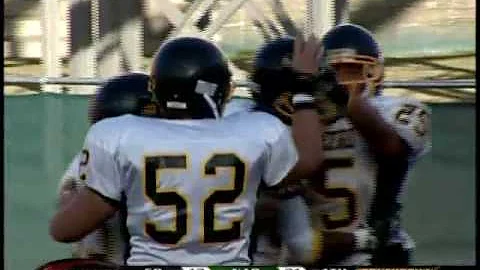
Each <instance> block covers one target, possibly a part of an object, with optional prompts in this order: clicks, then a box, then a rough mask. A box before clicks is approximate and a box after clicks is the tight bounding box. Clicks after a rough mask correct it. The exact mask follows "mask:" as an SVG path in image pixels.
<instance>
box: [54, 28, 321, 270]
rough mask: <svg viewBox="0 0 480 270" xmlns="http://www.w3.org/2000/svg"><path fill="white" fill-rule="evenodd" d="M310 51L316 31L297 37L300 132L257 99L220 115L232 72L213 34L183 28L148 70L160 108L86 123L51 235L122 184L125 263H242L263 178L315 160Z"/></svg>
mask: <svg viewBox="0 0 480 270" xmlns="http://www.w3.org/2000/svg"><path fill="white" fill-rule="evenodd" d="M318 54H319V51H318V42H317V41H316V40H315V39H310V40H309V41H307V42H304V41H303V40H301V39H300V40H299V41H298V43H297V46H296V50H295V54H294V65H293V66H294V67H295V71H296V73H293V72H292V74H291V75H292V76H291V83H292V85H294V86H296V87H295V88H296V89H297V90H298V91H297V92H296V93H295V95H294V96H296V97H297V99H296V102H294V107H295V113H294V114H293V116H292V118H293V125H303V126H304V130H305V131H306V132H305V134H298V135H297V137H293V138H292V136H291V134H290V131H289V129H288V128H287V127H286V126H285V125H284V124H283V123H282V122H281V121H279V120H278V119H277V118H276V117H275V116H273V115H271V114H269V113H267V112H264V111H261V110H254V111H251V112H248V113H239V114H235V115H232V116H230V117H226V118H221V115H222V112H223V108H224V104H225V101H226V99H227V97H228V96H229V95H230V93H229V91H230V89H231V88H230V77H231V76H230V72H229V69H228V66H227V61H226V59H225V57H224V56H223V54H222V52H221V51H220V50H219V49H218V48H217V47H216V46H215V45H213V44H212V43H211V42H209V41H206V40H203V39H199V38H188V37H182V38H176V39H172V40H170V41H167V42H165V43H164V44H163V45H162V46H161V47H160V50H159V52H158V53H157V54H156V56H155V60H154V63H153V70H152V73H151V76H150V79H151V81H150V89H151V91H152V92H153V94H154V95H153V99H154V100H155V102H156V103H157V105H158V107H159V108H160V109H161V115H160V117H162V118H148V117H138V116H134V115H126V116H120V117H115V118H109V119H105V120H103V121H100V122H98V123H97V124H95V125H93V126H92V127H91V128H90V130H89V132H88V135H87V138H86V139H85V144H84V151H85V152H84V153H86V154H85V157H86V158H85V160H84V162H83V163H82V164H83V165H82V166H81V172H80V173H82V174H85V178H86V180H85V181H86V186H87V187H86V188H83V189H81V190H80V191H79V193H78V194H76V195H75V196H74V197H73V198H72V199H71V201H70V202H69V203H68V204H67V205H66V206H64V207H62V209H60V210H59V211H58V212H57V213H56V215H55V216H54V217H53V219H52V221H51V225H50V234H51V235H52V237H53V238H54V239H55V240H56V241H60V242H72V241H76V240H78V239H81V238H82V237H83V236H84V235H86V234H88V233H90V232H91V231H93V230H94V229H95V228H96V227H97V226H98V224H100V223H101V222H104V221H105V220H106V219H108V218H109V217H110V216H111V215H113V214H114V213H115V212H116V211H117V210H118V205H119V201H120V200H121V195H122V193H124V194H125V195H126V205H127V212H128V218H127V227H128V231H129V234H130V246H131V248H130V256H129V258H128V260H127V265H152V264H154V265H232V264H233V265H248V264H250V262H251V259H250V257H249V254H248V248H249V244H250V239H249V236H250V231H251V227H252V223H253V219H254V206H255V203H256V194H257V189H258V186H259V185H260V182H263V183H265V184H266V185H267V186H276V185H279V184H281V183H282V182H283V181H292V180H295V179H301V178H305V177H312V176H313V174H314V173H316V172H317V168H318V167H319V166H320V165H321V163H322V161H323V155H322V148H321V147H315V146H312V144H313V142H315V141H316V140H318V139H320V138H321V137H319V134H320V133H321V132H322V125H321V124H319V119H318V115H317V113H316V111H315V109H314V105H313V98H312V97H311V95H308V93H311V92H312V91H313V83H312V78H313V73H315V71H316V61H317V60H316V59H317V58H318V57H317V56H318ZM298 73H301V74H298ZM299 75H302V76H299ZM306 93H307V94H306ZM309 136H310V137H309ZM299 141H302V142H301V143H299ZM308 143H310V145H308V146H309V148H310V149H308V150H306V151H299V152H298V154H297V148H298V149H299V150H300V149H301V148H305V147H306V146H307V144H308ZM317 148H318V149H317ZM301 153H302V154H301ZM302 155H303V156H302ZM87 157H88V158H87ZM282 180H283V181H282Z"/></svg>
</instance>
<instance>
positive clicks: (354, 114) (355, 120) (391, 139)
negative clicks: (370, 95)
mask: <svg viewBox="0 0 480 270" xmlns="http://www.w3.org/2000/svg"><path fill="white" fill-rule="evenodd" d="M348 116H349V118H350V120H351V121H352V124H353V125H354V127H355V129H356V130H357V131H358V132H360V134H361V135H362V137H363V138H364V139H365V140H366V141H367V143H368V145H369V146H370V148H371V150H372V151H373V152H374V153H375V154H376V155H379V156H383V157H392V156H402V155H404V154H406V150H407V149H406V145H405V143H404V142H403V141H402V139H401V138H400V136H399V135H398V134H397V133H396V132H395V130H394V129H393V128H392V127H391V126H390V125H389V124H388V123H387V122H386V121H385V120H384V119H383V118H382V117H381V116H380V115H379V114H378V112H377V110H376V109H375V108H374V107H373V106H372V105H371V104H370V102H369V101H368V99H367V98H366V97H362V96H357V97H351V98H350V99H349V102H348Z"/></svg>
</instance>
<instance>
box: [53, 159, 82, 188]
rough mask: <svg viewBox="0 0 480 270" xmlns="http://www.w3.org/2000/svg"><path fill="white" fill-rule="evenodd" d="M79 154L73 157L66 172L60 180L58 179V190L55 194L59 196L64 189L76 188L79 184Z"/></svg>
mask: <svg viewBox="0 0 480 270" xmlns="http://www.w3.org/2000/svg"><path fill="white" fill-rule="evenodd" d="M80 158H81V155H80V154H76V155H75V156H74V157H73V160H72V161H71V162H70V164H69V165H68V168H67V170H66V171H65V172H64V173H63V176H62V178H61V179H60V183H59V184H58V190H57V193H58V194H60V192H61V191H62V190H63V189H64V188H67V187H68V186H70V185H73V187H77V186H78V185H79V184H80V183H79V182H80V180H79V178H78V177H79V170H78V167H79V165H80Z"/></svg>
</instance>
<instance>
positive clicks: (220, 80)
mask: <svg viewBox="0 0 480 270" xmlns="http://www.w3.org/2000/svg"><path fill="white" fill-rule="evenodd" d="M230 78H231V73H230V70H229V68H228V63H227V59H226V58H225V56H224V55H223V53H222V51H221V50H220V49H219V48H218V47H217V46H215V45H214V44H213V43H212V42H210V41H208V40H204V39H201V38H195V37H180V38H174V39H172V40H169V41H167V42H165V43H164V44H163V45H162V46H160V49H159V51H158V52H157V54H156V55H155V58H154V60H153V65H152V70H151V76H150V86H149V89H150V91H151V92H152V93H153V98H154V100H155V101H156V102H158V103H159V105H160V107H161V108H163V109H164V110H165V111H166V112H167V115H166V117H168V118H170V117H171V114H169V112H178V111H182V112H187V113H188V114H189V116H190V117H192V118H194V119H199V118H211V117H217V116H220V115H221V113H222V109H223V107H224V103H225V101H226V99H227V97H228V95H229V90H230ZM169 115H170V116H169Z"/></svg>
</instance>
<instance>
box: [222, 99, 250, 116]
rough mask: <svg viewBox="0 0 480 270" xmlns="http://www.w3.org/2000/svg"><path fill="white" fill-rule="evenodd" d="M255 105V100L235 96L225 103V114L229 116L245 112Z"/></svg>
mask: <svg viewBox="0 0 480 270" xmlns="http://www.w3.org/2000/svg"><path fill="white" fill-rule="evenodd" d="M254 106H255V101H253V100H252V99H249V98H239V97H234V98H232V99H231V100H230V101H228V102H227V104H226V105H225V109H224V111H223V116H224V117H227V116H230V115H233V114H236V113H238V112H245V111H248V110H250V109H252V108H253V107H254Z"/></svg>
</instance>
